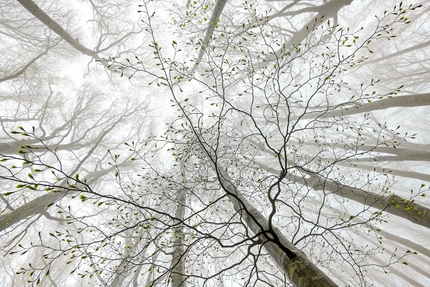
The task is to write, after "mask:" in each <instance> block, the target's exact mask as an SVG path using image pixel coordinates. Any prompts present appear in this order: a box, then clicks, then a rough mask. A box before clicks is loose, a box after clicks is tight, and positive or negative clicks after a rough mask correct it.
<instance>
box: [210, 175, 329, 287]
mask: <svg viewBox="0 0 430 287" xmlns="http://www.w3.org/2000/svg"><path fill="white" fill-rule="evenodd" d="M216 172H217V173H218V179H219V181H220V183H221V186H222V187H223V189H224V190H225V191H226V192H227V194H228V197H229V199H230V201H231V202H232V203H233V206H234V209H235V210H236V211H237V212H239V214H240V215H241V217H242V219H243V220H244V221H245V222H246V224H247V226H248V227H249V228H250V229H251V230H252V232H253V233H254V234H258V235H259V239H260V241H261V242H262V244H264V247H265V249H266V250H267V252H268V253H269V254H270V256H271V257H272V258H273V260H274V262H275V263H276V264H277V266H278V267H279V269H280V270H281V271H282V272H283V273H284V274H285V275H286V276H288V278H289V279H290V281H291V283H293V285H294V286H296V287H331V286H333V287H334V286H337V285H336V284H335V283H334V282H333V281H332V280H331V279H330V278H329V277H328V276H327V275H325V274H324V273H323V272H322V271H321V270H320V269H319V268H318V267H317V266H315V265H314V264H313V263H312V262H311V261H310V260H309V259H308V258H307V257H306V255H305V254H304V253H303V252H302V251H300V250H299V249H297V248H296V247H295V246H294V245H293V244H292V243H291V242H289V241H288V240H287V239H286V238H285V237H284V235H283V234H282V233H281V232H280V231H279V230H278V229H277V228H274V227H273V228H270V226H269V223H268V222H267V219H266V218H265V217H264V216H263V215H262V214H261V213H260V212H259V211H258V210H257V209H255V208H254V207H253V206H252V205H251V203H249V202H248V201H247V200H246V199H245V198H244V196H243V195H242V194H241V193H240V191H239V190H238V189H236V187H235V186H234V185H233V184H232V183H231V182H232V181H231V179H230V177H229V176H228V175H227V174H226V173H225V172H223V171H222V170H221V168H219V167H216Z"/></svg>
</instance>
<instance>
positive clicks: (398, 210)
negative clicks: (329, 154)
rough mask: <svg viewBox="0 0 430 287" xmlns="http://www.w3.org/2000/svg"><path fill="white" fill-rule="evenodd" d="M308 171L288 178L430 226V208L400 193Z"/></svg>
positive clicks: (269, 169)
mask: <svg viewBox="0 0 430 287" xmlns="http://www.w3.org/2000/svg"><path fill="white" fill-rule="evenodd" d="M257 165H258V166H259V167H260V168H262V169H264V170H267V171H269V172H270V173H273V174H276V175H277V174H279V171H278V170H276V169H274V168H271V167H269V166H267V165H265V164H263V163H258V162H257ZM303 172H305V173H308V175H309V176H310V177H309V178H303V177H301V176H296V175H293V174H291V173H288V174H287V176H286V178H287V179H288V180H290V181H293V182H298V183H300V184H303V185H305V186H308V187H310V188H313V189H315V190H324V191H328V192H331V193H333V194H334V195H338V196H342V197H345V198H349V199H352V200H354V201H356V202H359V203H362V204H364V205H367V206H370V207H373V208H377V209H381V210H384V211H386V212H388V213H391V214H394V215H397V216H400V217H402V218H405V219H407V220H409V221H411V222H413V223H416V224H419V225H421V226H424V227H427V228H430V208H427V207H425V206H422V205H420V204H418V203H415V202H411V201H408V200H405V199H403V198H401V197H400V196H398V195H395V194H392V195H379V194H375V193H373V192H370V191H366V190H364V189H361V188H355V187H350V186H348V185H344V184H341V183H340V182H336V181H334V180H330V179H326V178H322V177H321V176H319V175H317V174H311V173H309V172H307V171H305V170H303Z"/></svg>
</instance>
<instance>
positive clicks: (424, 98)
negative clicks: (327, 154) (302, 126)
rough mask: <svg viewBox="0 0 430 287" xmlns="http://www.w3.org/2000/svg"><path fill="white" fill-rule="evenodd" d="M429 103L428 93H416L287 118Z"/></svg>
mask: <svg viewBox="0 0 430 287" xmlns="http://www.w3.org/2000/svg"><path fill="white" fill-rule="evenodd" d="M348 105H350V104H348ZM429 105H430V94H418V95H411V96H398V97H392V98H388V99H383V100H379V101H374V102H370V103H365V104H361V105H358V106H342V108H343V109H337V110H334V107H326V108H325V110H320V111H317V112H307V113H306V114H305V115H301V116H292V117H290V118H289V119H288V120H290V121H291V120H305V119H317V118H332V117H341V116H349V115H354V114H361V113H368V112H372V111H377V110H384V109H388V108H395V107H404V108H410V107H421V106H429Z"/></svg>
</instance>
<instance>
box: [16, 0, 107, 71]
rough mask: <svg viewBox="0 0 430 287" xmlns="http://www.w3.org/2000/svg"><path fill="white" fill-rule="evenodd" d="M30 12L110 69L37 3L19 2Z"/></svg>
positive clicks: (78, 48) (28, 0) (27, 0)
mask: <svg viewBox="0 0 430 287" xmlns="http://www.w3.org/2000/svg"><path fill="white" fill-rule="evenodd" d="M17 1H18V2H19V3H20V4H21V5H22V6H23V7H24V8H25V9H27V11H28V12H30V13H31V14H33V15H34V16H35V17H36V18H37V19H39V20H40V21H41V22H42V23H43V24H45V25H46V26H48V27H49V29H51V30H52V31H54V32H55V33H56V34H57V35H58V36H60V37H61V38H62V39H64V40H65V41H66V42H67V43H69V44H70V45H71V46H72V47H73V48H75V49H76V50H78V51H80V52H81V53H82V54H85V55H88V56H90V57H92V58H93V59H94V60H96V61H97V62H100V63H102V64H103V65H104V66H105V67H108V61H106V60H104V59H102V58H100V56H99V55H98V54H97V53H96V52H95V51H93V50H91V49H88V48H87V47H85V46H84V45H82V44H80V43H79V41H78V40H77V39H76V38H73V37H72V36H71V35H70V34H69V33H68V32H67V31H66V30H64V29H63V27H61V26H60V24H58V23H57V22H56V21H55V20H54V19H52V18H51V17H50V16H49V15H48V14H46V13H45V12H44V11H43V10H42V9H40V7H39V6H37V4H36V3H34V2H33V1H31V0H17Z"/></svg>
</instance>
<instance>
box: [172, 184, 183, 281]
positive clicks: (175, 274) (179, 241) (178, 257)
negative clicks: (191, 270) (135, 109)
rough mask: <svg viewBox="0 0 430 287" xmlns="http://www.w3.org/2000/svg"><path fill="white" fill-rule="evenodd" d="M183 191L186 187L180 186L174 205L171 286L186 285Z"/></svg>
mask: <svg viewBox="0 0 430 287" xmlns="http://www.w3.org/2000/svg"><path fill="white" fill-rule="evenodd" d="M185 192H186V189H184V188H181V189H180V190H179V191H178V202H177V205H176V213H175V228H174V231H173V236H174V237H175V239H174V242H173V246H174V251H173V255H172V265H171V275H170V276H171V279H172V287H179V286H181V287H186V282H185V280H186V279H187V278H186V276H185V266H184V256H185V252H184V231H183V225H182V221H183V220H184V215H185V204H186V202H185V199H186V197H185Z"/></svg>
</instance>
